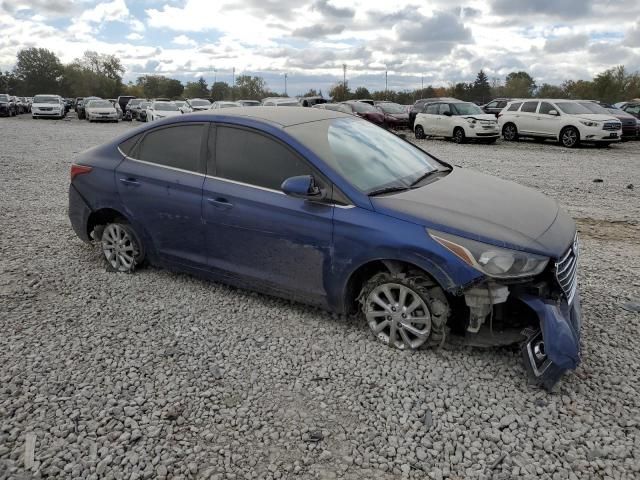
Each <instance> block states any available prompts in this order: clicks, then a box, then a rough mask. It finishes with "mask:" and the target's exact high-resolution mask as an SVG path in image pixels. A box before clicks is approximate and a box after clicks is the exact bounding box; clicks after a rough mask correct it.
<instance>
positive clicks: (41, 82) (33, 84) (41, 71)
mask: <svg viewBox="0 0 640 480" xmlns="http://www.w3.org/2000/svg"><path fill="white" fill-rule="evenodd" d="M62 72H63V68H62V63H61V62H60V59H59V58H58V57H57V56H56V54H55V53H53V52H52V51H50V50H47V49H46V48H35V47H32V48H27V49H24V50H20V51H19V52H18V57H17V61H16V66H15V68H14V70H13V73H14V75H15V76H16V78H17V79H18V80H19V81H20V84H21V85H20V94H22V95H27V96H33V95H37V94H38V93H56V92H57V91H58V87H59V84H60V77H61V76H62Z"/></svg>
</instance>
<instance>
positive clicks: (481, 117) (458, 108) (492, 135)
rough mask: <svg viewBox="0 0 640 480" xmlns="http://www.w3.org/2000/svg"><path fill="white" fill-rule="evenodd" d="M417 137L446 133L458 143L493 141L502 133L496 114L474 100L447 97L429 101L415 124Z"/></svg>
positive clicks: (443, 135) (440, 135) (438, 135)
mask: <svg viewBox="0 0 640 480" xmlns="http://www.w3.org/2000/svg"><path fill="white" fill-rule="evenodd" d="M413 131H414V133H415V135H416V138H425V137H445V138H452V139H453V140H454V141H455V142H456V143H465V142H466V141H467V140H469V139H474V140H477V141H481V142H485V143H494V142H495V141H496V140H497V139H498V137H499V136H500V131H499V130H498V121H497V120H496V117H495V115H493V114H488V113H484V112H483V111H482V109H481V108H480V107H478V106H477V105H476V104H474V103H471V102H463V101H461V100H455V99H447V100H444V101H443V100H440V101H433V102H428V103H426V104H425V106H424V108H423V110H422V112H420V113H418V114H417V115H416V119H415V122H414V124H413Z"/></svg>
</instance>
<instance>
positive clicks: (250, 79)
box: [233, 75, 267, 100]
mask: <svg viewBox="0 0 640 480" xmlns="http://www.w3.org/2000/svg"><path fill="white" fill-rule="evenodd" d="M266 90H267V82H265V80H264V78H262V77H257V76H256V77H254V76H251V75H240V76H238V77H237V78H236V84H235V86H234V88H233V94H234V98H237V99H245V100H260V99H261V98H264V97H266V96H267V95H265V92H266Z"/></svg>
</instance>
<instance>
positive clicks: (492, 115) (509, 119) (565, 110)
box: [409, 98, 640, 148]
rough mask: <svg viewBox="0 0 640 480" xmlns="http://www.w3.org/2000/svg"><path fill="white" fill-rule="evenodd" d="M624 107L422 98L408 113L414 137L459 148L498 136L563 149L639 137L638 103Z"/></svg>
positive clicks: (547, 101) (582, 102)
mask: <svg viewBox="0 0 640 480" xmlns="http://www.w3.org/2000/svg"><path fill="white" fill-rule="evenodd" d="M624 107H625V108H627V109H628V110H627V111H625V110H622V109H619V108H616V107H615V106H613V105H610V104H605V103H600V102H596V101H591V100H567V99H509V98H499V99H495V100H492V101H491V102H489V103H487V104H486V105H483V106H481V107H479V106H477V105H475V104H473V103H471V102H463V101H461V100H457V99H455V98H426V99H421V100H418V101H417V102H416V103H415V104H414V105H413V107H412V108H411V110H410V112H409V124H410V125H411V128H412V130H413V131H414V133H415V136H416V138H426V137H444V138H450V139H452V140H454V141H456V142H458V143H465V142H466V141H468V140H475V141H482V142H484V143H494V142H495V141H496V140H497V139H498V138H499V137H500V135H502V137H503V138H504V139H505V140H507V141H516V140H518V139H519V138H525V137H526V138H532V139H534V140H535V141H539V142H543V141H545V140H547V139H552V140H555V141H557V142H559V143H560V144H562V145H563V146H565V147H568V148H572V147H576V146H578V145H580V144H581V143H591V144H595V145H597V146H601V147H605V146H608V145H610V144H612V143H615V142H619V141H623V140H636V139H639V138H640V118H639V117H640V114H639V113H640V104H634V103H628V104H626V105H624ZM498 109H499V110H498ZM634 113H636V114H637V115H636V116H634Z"/></svg>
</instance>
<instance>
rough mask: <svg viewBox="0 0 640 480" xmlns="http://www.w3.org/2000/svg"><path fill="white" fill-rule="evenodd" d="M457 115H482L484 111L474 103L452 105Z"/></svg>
mask: <svg viewBox="0 0 640 480" xmlns="http://www.w3.org/2000/svg"><path fill="white" fill-rule="evenodd" d="M451 105H452V106H453V111H454V114H455V115H482V114H483V113H484V112H483V111H482V109H481V108H480V107H479V106H477V105H476V104H474V103H466V102H465V103H452V104H451Z"/></svg>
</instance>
